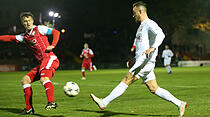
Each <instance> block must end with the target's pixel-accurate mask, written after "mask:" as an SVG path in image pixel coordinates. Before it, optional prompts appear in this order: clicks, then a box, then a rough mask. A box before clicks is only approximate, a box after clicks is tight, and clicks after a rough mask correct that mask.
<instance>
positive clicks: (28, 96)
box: [23, 85, 32, 109]
mask: <svg viewBox="0 0 210 117" xmlns="http://www.w3.org/2000/svg"><path fill="white" fill-rule="evenodd" d="M23 87H25V88H24V96H25V101H26V109H30V108H31V107H32V88H31V85H28V86H27V85H23Z"/></svg>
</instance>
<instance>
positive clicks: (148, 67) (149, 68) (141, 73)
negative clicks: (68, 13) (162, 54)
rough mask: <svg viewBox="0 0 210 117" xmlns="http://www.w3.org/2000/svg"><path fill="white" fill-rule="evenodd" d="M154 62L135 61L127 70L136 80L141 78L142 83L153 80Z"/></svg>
mask: <svg viewBox="0 0 210 117" xmlns="http://www.w3.org/2000/svg"><path fill="white" fill-rule="evenodd" d="M154 68H155V62H153V61H138V60H137V61H136V62H135V64H134V65H133V67H132V68H131V69H130V70H129V72H130V73H131V74H133V75H134V76H135V77H137V78H138V79H139V78H140V77H141V78H142V80H143V81H144V82H148V81H150V80H154V79H155V73H154V71H153V70H154Z"/></svg>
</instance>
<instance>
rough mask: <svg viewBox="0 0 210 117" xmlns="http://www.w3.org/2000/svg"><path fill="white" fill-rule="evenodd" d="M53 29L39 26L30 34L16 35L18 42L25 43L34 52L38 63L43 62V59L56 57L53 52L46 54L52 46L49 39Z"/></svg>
mask: <svg viewBox="0 0 210 117" xmlns="http://www.w3.org/2000/svg"><path fill="white" fill-rule="evenodd" d="M52 30H53V29H52V28H49V27H47V26H43V25H39V26H33V28H32V29H31V30H30V32H25V33H22V34H20V35H16V40H17V41H19V42H23V41H24V42H25V43H26V45H27V46H28V47H29V48H30V49H31V50H32V51H33V54H34V55H35V57H36V58H37V60H38V61H42V60H43V58H45V57H49V56H51V55H55V54H54V53H53V52H52V51H51V52H49V53H46V52H45V50H46V48H47V47H48V46H50V44H49V41H48V37H47V36H46V35H50V34H51V32H52Z"/></svg>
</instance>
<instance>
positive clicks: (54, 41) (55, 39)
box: [46, 29, 60, 51]
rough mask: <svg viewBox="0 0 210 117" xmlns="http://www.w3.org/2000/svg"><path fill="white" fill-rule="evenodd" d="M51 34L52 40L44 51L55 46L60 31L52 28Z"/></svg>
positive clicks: (50, 49)
mask: <svg viewBox="0 0 210 117" xmlns="http://www.w3.org/2000/svg"><path fill="white" fill-rule="evenodd" d="M51 35H53V41H52V44H51V45H50V46H48V47H47V49H46V51H52V49H54V48H55V46H56V45H57V43H58V40H59V37H60V32H59V31H58V30H55V29H53V30H52V32H51Z"/></svg>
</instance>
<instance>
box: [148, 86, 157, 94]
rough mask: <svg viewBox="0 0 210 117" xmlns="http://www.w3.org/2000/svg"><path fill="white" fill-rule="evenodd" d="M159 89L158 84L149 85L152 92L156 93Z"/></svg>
mask: <svg viewBox="0 0 210 117" xmlns="http://www.w3.org/2000/svg"><path fill="white" fill-rule="evenodd" d="M157 89H158V87H156V86H150V87H149V90H150V92H151V93H155V92H156V90H157Z"/></svg>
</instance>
